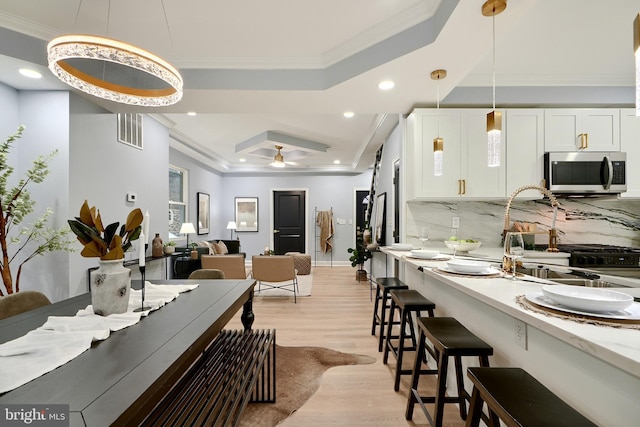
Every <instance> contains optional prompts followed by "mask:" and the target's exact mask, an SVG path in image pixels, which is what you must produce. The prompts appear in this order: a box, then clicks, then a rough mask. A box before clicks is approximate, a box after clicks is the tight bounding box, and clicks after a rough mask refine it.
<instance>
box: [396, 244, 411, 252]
mask: <svg viewBox="0 0 640 427" xmlns="http://www.w3.org/2000/svg"><path fill="white" fill-rule="evenodd" d="M391 249H395V250H396V251H410V250H411V249H413V245H410V244H408V243H392V244H391Z"/></svg>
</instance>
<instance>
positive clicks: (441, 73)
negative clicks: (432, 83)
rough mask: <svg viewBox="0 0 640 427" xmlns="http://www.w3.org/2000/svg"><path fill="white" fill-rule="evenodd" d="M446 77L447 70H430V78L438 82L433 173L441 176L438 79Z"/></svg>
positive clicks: (442, 159)
mask: <svg viewBox="0 0 640 427" xmlns="http://www.w3.org/2000/svg"><path fill="white" fill-rule="evenodd" d="M445 77H447V70H435V71H432V72H431V79H432V80H436V81H437V82H438V89H437V91H436V121H437V123H438V136H437V137H436V138H434V140H433V174H434V175H435V176H442V174H443V173H444V158H443V150H444V138H441V137H440V80H441V79H444V78H445Z"/></svg>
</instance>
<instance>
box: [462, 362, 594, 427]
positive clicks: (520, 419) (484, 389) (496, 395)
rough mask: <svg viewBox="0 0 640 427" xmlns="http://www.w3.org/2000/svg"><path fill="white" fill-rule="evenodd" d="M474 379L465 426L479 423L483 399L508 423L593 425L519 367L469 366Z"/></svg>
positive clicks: (557, 426) (569, 426)
mask: <svg viewBox="0 0 640 427" xmlns="http://www.w3.org/2000/svg"><path fill="white" fill-rule="evenodd" d="M467 375H468V376H469V378H471V382H472V383H473V393H472V396H471V403H470V404H469V417H468V418H467V424H466V425H467V427H477V426H478V425H480V418H481V412H482V404H483V402H486V403H487V406H488V407H489V411H491V412H493V413H495V414H496V415H497V416H498V417H499V418H500V419H501V420H502V421H503V422H504V424H506V425H507V426H508V427H512V426H513V427H538V426H554V427H595V425H596V424H594V423H592V422H591V421H589V420H588V419H586V418H585V417H584V416H582V415H581V414H580V413H579V412H577V411H576V410H575V409H573V408H572V407H571V406H569V405H567V404H566V403H565V402H564V401H563V400H562V399H560V398H559V397H558V396H556V395H555V394H553V392H551V391H550V390H549V389H548V388H546V387H545V386H544V385H542V384H541V383H540V382H539V381H538V380H536V379H535V378H534V377H532V376H531V375H530V374H529V373H528V372H526V371H525V370H523V369H520V368H469V369H467Z"/></svg>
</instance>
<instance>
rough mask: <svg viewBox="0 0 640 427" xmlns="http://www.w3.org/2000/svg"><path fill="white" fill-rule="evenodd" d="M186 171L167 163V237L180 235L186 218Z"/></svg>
mask: <svg viewBox="0 0 640 427" xmlns="http://www.w3.org/2000/svg"><path fill="white" fill-rule="evenodd" d="M187 182H188V171H186V170H185V169H181V168H178V167H175V166H171V165H169V238H170V239H175V238H178V237H179V236H180V227H181V226H182V223H183V222H185V220H186V218H187V207H188V200H189V199H188V196H187V195H188V194H189V192H188V186H187Z"/></svg>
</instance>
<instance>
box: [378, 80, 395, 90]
mask: <svg viewBox="0 0 640 427" xmlns="http://www.w3.org/2000/svg"><path fill="white" fill-rule="evenodd" d="M395 85H396V83H395V82H394V81H393V80H383V81H381V82H380V83H378V89H380V90H389V89H393V87H394V86H395Z"/></svg>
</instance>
